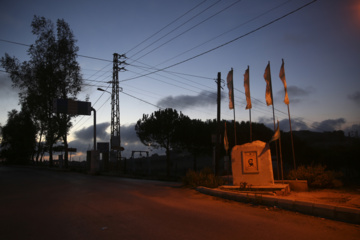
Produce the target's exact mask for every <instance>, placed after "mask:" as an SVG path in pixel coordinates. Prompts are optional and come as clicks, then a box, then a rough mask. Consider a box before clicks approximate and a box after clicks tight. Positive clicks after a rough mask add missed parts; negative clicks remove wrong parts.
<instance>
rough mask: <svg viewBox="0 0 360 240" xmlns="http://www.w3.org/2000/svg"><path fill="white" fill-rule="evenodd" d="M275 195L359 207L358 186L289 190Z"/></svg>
mask: <svg viewBox="0 0 360 240" xmlns="http://www.w3.org/2000/svg"><path fill="white" fill-rule="evenodd" d="M277 197H278V198H285V199H292V200H298V201H308V202H316V203H323V204H329V205H333V206H342V207H351V208H358V209H360V187H354V188H351V189H321V190H309V191H308V192H296V191H291V192H290V194H289V195H287V196H277Z"/></svg>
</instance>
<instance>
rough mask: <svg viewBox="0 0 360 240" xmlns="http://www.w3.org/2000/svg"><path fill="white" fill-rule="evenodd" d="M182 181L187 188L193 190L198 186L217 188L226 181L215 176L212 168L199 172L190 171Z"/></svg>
mask: <svg viewBox="0 0 360 240" xmlns="http://www.w3.org/2000/svg"><path fill="white" fill-rule="evenodd" d="M182 180H183V184H184V185H185V186H187V187H192V188H195V187H198V186H203V187H208V188H216V187H218V186H221V185H223V184H224V180H223V179H222V178H221V177H219V176H215V175H214V174H213V172H212V170H211V169H210V168H205V169H203V170H201V171H199V172H196V171H194V170H189V171H188V172H187V173H186V175H185V177H183V179H182Z"/></svg>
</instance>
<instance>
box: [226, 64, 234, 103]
mask: <svg viewBox="0 0 360 240" xmlns="http://www.w3.org/2000/svg"><path fill="white" fill-rule="evenodd" d="M227 86H228V89H229V109H234V84H233V70H232V69H231V70H230V71H229V73H228V75H227Z"/></svg>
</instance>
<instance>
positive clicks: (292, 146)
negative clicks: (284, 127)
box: [287, 104, 296, 170]
mask: <svg viewBox="0 0 360 240" xmlns="http://www.w3.org/2000/svg"><path fill="white" fill-rule="evenodd" d="M287 107H288V115H289V126H290V136H291V148H292V154H293V160H294V170H296V161H295V150H294V139H293V133H292V128H291V118H290V107H289V104H287Z"/></svg>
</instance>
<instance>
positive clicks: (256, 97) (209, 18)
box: [0, 0, 360, 159]
mask: <svg viewBox="0 0 360 240" xmlns="http://www.w3.org/2000/svg"><path fill="white" fill-rule="evenodd" d="M0 2H1V8H0V56H1V57H3V56H4V55H5V53H8V54H9V55H10V56H15V57H16V58H18V59H19V60H20V61H21V62H22V61H28V60H29V56H28V55H27V49H28V47H27V46H24V45H19V44H15V43H21V44H32V43H34V42H35V39H36V38H35V36H34V35H32V33H31V21H32V19H33V16H34V15H37V16H43V17H45V18H47V19H50V20H51V21H52V22H53V23H56V20H57V19H64V20H65V21H66V22H67V23H68V24H69V25H70V28H71V29H72V31H73V33H74V35H75V38H76V39H77V42H76V45H77V46H78V47H79V52H78V55H79V56H78V58H77V61H78V63H79V65H80V67H81V74H82V77H83V79H84V84H83V86H82V91H81V94H80V95H79V96H78V99H79V100H82V101H84V100H85V99H86V97H87V96H88V97H89V101H90V102H91V105H92V107H94V108H95V109H96V111H97V137H98V139H97V141H109V138H110V137H109V133H110V117H111V101H110V97H111V95H110V93H108V92H100V91H98V90H97V88H98V87H100V88H103V89H107V90H108V91H109V92H111V85H110V84H109V83H108V82H109V81H111V80H112V60H113V54H114V53H118V54H125V55H126V57H127V59H126V63H127V65H126V66H124V67H125V68H126V70H127V71H124V72H123V71H122V72H119V81H120V87H121V88H122V89H123V92H121V93H120V122H121V127H120V134H121V143H122V145H123V146H124V148H125V151H124V152H123V155H124V156H129V154H130V153H131V151H133V150H147V147H146V146H143V145H142V144H141V143H140V141H139V139H138V138H137V137H136V134H135V131H134V125H135V123H136V121H137V120H139V119H140V118H142V115H143V114H151V113H152V112H154V111H157V110H159V109H160V108H162V109H164V108H168V107H169V108H174V109H176V110H177V111H179V112H180V111H181V112H182V113H183V114H185V115H187V116H189V117H190V118H192V119H202V120H207V119H215V118H216V109H217V108H216V78H217V75H218V72H220V73H221V79H222V91H221V94H222V96H221V99H222V101H221V118H222V119H225V120H229V121H230V120H233V119H234V112H233V110H230V109H229V107H228V106H229V98H228V88H227V84H226V77H227V74H228V72H229V71H230V70H231V68H233V71H234V89H235V90H234V95H235V119H236V121H239V122H240V121H249V110H246V109H245V106H246V99H245V93H244V73H245V70H246V69H247V67H248V66H249V69H250V94H251V98H252V109H251V120H252V121H253V122H260V123H264V124H265V125H267V126H269V127H270V128H273V111H272V106H267V105H266V103H265V88H266V83H265V80H264V77H263V75H264V71H265V67H266V66H267V64H268V63H270V68H271V77H272V87H273V96H274V108H275V118H276V119H277V120H279V121H280V128H281V129H282V130H284V131H289V118H288V108H287V105H286V104H285V103H284V102H283V101H284V86H283V83H282V82H281V80H280V78H279V71H280V66H281V62H282V59H284V62H285V75H286V81H287V87H288V89H287V90H288V95H289V99H290V104H289V110H290V115H291V120H292V129H293V130H311V131H319V132H323V131H334V130H343V131H345V134H348V132H352V133H353V132H354V131H358V130H360V118H359V117H360V81H359V80H360V79H359V76H360V67H359V63H360V44H359V42H360V1H359V0H341V1H340V0H317V1H315V2H314V3H311V2H312V0H293V1H291V0H290V1H289V0H272V1H267V0H242V1H241V0H240V1H239V0H226V1H225V0H224V1H218V0H207V1H206V0H182V1H178V0H177V1H175V0H132V1H115V0H114V1H112V0H109V1H83V0H82V1H80V0H71V1H70V0H63V1H52V0H32V1H26V0H12V1H4V0H0ZM308 3H311V4H309V5H307V6H305V5H306V4H308ZM303 6H305V7H303ZM301 7H303V8H301ZM300 8H301V9H300ZM10 42H12V43H10ZM18 99H19V98H18V89H14V88H12V87H11V79H10V78H9V76H8V74H7V73H6V72H5V71H4V69H3V68H2V67H0V109H1V111H0V124H1V126H4V125H5V124H6V121H7V113H8V112H9V111H11V110H12V109H18V110H19V109H20V106H19V105H18ZM92 131H93V117H92V116H78V117H76V118H74V120H73V127H72V128H71V130H70V134H69V141H70V144H69V145H70V147H76V148H78V152H81V151H85V150H90V149H91V148H92V142H93V139H92V136H93V133H92ZM77 155H78V158H79V159H80V158H81V157H80V153H78V154H77ZM75 158H76V157H75Z"/></svg>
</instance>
